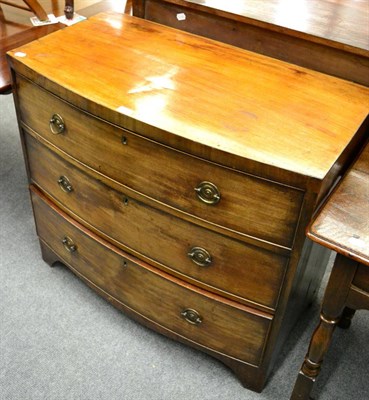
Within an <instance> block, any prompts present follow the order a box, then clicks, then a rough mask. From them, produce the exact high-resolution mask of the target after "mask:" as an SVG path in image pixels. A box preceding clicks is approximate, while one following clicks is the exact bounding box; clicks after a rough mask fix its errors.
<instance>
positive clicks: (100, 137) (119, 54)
mask: <svg viewBox="0 0 369 400" xmlns="http://www.w3.org/2000/svg"><path fill="white" fill-rule="evenodd" d="M8 59H9V63H10V66H11V70H12V76H13V84H14V95H15V101H16V108H17V114H18V119H19V127H20V133H21V138H22V143H23V149H24V155H25V160H26V165H27V170H28V176H29V183H30V191H31V198H32V205H33V210H34V216H35V222H36V227H37V234H38V236H39V239H40V243H41V250H42V255H43V258H44V260H45V261H46V262H47V263H49V264H50V265H52V264H53V263H54V262H55V261H61V262H62V263H64V264H65V265H67V266H68V267H69V268H70V269H71V270H72V271H73V272H75V273H76V275H77V276H79V277H80V278H81V279H83V280H84V281H85V282H86V283H87V284H88V285H89V286H90V287H92V288H93V289H94V290H96V291H97V292H98V293H99V294H100V295H101V296H103V297H105V298H106V299H107V300H109V301H110V302H111V303H112V304H113V305H115V306H116V307H118V308H120V309H121V310H123V311H124V312H126V313H127V314H128V315H130V316H132V317H133V318H135V319H136V320H138V321H139V322H141V323H143V324H145V325H147V326H149V327H151V328H152V329H155V330H156V331H158V332H160V333H162V334H164V335H167V336H168V337H170V338H173V339H175V340H179V341H181V342H183V343H186V344H188V345H190V346H193V347H195V348H197V349H200V350H202V351H205V352H207V353H209V354H210V355H212V356H214V357H216V358H218V359H220V360H221V361H222V362H224V363H225V364H226V365H228V366H229V367H231V368H232V369H233V370H234V372H235V373H236V374H237V376H238V377H239V378H240V380H241V381H242V383H243V384H244V385H245V386H246V387H249V388H251V389H253V390H256V391H260V390H262V388H263V386H264V384H265V381H266V378H267V375H268V372H269V371H270V370H271V368H272V366H273V363H274V360H275V358H276V356H277V355H278V351H279V349H280V347H281V345H282V343H283V341H284V340H285V338H286V337H287V334H288V332H289V330H290V328H291V327H292V326H293V324H294V323H295V321H296V319H297V318H298V316H299V315H300V314H301V313H302V312H303V310H304V309H305V307H306V306H307V305H308V304H309V303H310V302H311V301H312V299H313V297H314V295H315V293H316V290H317V288H318V286H319V283H320V280H321V277H322V274H323V272H324V267H325V264H326V261H327V253H325V252H324V251H320V250H318V248H316V247H315V246H314V245H313V244H312V243H311V242H309V241H305V238H304V230H305V227H306V225H307V222H308V221H309V219H310V217H311V215H312V214H313V212H314V210H316V208H317V206H318V204H319V202H320V201H321V200H322V199H323V198H324V196H325V195H326V194H327V192H328V191H329V190H330V188H331V187H332V185H333V184H334V182H335V181H336V179H337V178H338V177H339V175H340V174H341V173H342V172H343V171H344V170H345V169H346V168H347V167H348V165H349V163H350V162H351V161H352V159H353V157H354V156H355V154H356V153H357V151H358V149H359V148H360V147H361V146H362V143H363V141H364V139H365V137H366V136H367V135H368V118H367V116H368V109H369V96H368V94H369V89H367V88H365V87H362V86H359V85H355V84H352V83H349V82H345V81H341V80H339V79H336V78H333V77H329V76H326V75H322V74H319V73H316V72H313V71H309V70H307V69H303V68H300V67H296V66H293V65H291V64H287V63H283V62H281V61H277V60H273V59H270V58H267V57H264V56H261V55H257V54H254V53H251V52H248V51H245V50H242V49H237V48H234V47H232V46H228V45H226V44H222V43H218V42H216V41H213V40H210V39H206V38H201V37H198V36H194V35H191V34H189V33H185V32H181V31H177V30H175V29H172V28H169V27H165V26H161V25H158V24H155V23H152V22H148V21H145V20H142V19H139V18H135V17H130V16H128V15H120V14H115V13H105V14H100V15H98V16H96V17H93V18H91V19H90V20H87V21H84V22H82V23H79V24H77V25H74V26H72V27H69V28H66V29H64V30H62V31H59V32H56V33H54V34H51V35H49V36H47V37H45V38H42V39H40V40H38V41H36V42H33V43H31V44H28V45H26V46H23V47H22V48H19V49H16V50H14V51H11V52H10V53H8Z"/></svg>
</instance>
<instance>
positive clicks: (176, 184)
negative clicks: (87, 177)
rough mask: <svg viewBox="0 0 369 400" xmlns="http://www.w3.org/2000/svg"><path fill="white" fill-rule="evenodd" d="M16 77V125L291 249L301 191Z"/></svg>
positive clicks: (139, 186)
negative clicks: (115, 121)
mask: <svg viewBox="0 0 369 400" xmlns="http://www.w3.org/2000/svg"><path fill="white" fill-rule="evenodd" d="M17 82H18V86H17V88H18V96H19V104H20V113H21V120H22V122H23V123H24V124H26V125H27V126H29V127H30V128H32V129H33V130H34V131H36V132H37V133H38V134H40V135H41V136H42V137H44V138H45V139H47V140H48V141H49V142H51V143H52V144H54V145H55V146H57V147H58V148H59V149H61V150H62V151H64V152H66V153H67V154H69V155H70V156H72V157H74V158H75V159H77V160H79V161H80V162H82V163H83V164H85V165H88V166H90V167H91V168H93V169H95V170H96V171H98V172H100V173H102V174H104V175H106V176H108V177H110V178H112V179H114V180H116V181H118V182H121V183H122V184H124V185H126V186H127V187H129V188H131V189H134V190H136V191H138V192H140V193H142V194H144V195H147V196H150V197H151V198H153V199H156V200H158V201H160V202H162V203H164V204H167V205H169V206H171V207H174V208H176V209H179V210H181V211H184V212H186V213H189V214H192V215H194V216H196V217H197V218H201V219H203V220H206V221H209V222H211V223H213V224H216V225H219V226H222V227H225V228H227V229H230V230H233V231H236V232H239V233H242V234H247V235H249V236H252V237H256V238H260V239H263V240H266V241H269V242H272V243H276V244H278V245H281V246H285V247H288V248H290V247H292V244H293V238H294V233H295V229H296V225H297V221H298V217H299V212H300V208H301V205H302V200H303V192H302V191H299V190H296V189H293V188H290V187H287V186H283V185H280V184H276V183H274V182H270V181H266V180H263V179H258V178H256V177H253V176H249V175H247V174H243V173H240V172H236V171H234V170H231V169H229V168H225V167H222V166H219V165H217V164H214V163H210V162H207V161H205V160H202V159H200V158H197V157H193V156H191V155H188V154H185V153H183V152H180V151H177V150H175V149H173V148H169V147H167V146H164V145H162V144H159V143H156V142H153V141H152V140H148V139H145V138H143V137H141V136H139V135H136V134H134V133H132V132H129V131H126V130H123V129H121V128H119V127H117V126H114V125H111V124H109V123H106V122H104V121H102V120H100V119H98V118H95V117H93V116H92V115H90V114H87V113H84V112H82V111H81V110H78V109H76V108H74V107H72V106H70V105H69V104H68V103H65V102H63V101H61V100H60V99H58V98H57V97H55V96H53V95H51V94H50V93H48V92H46V91H44V90H43V89H41V88H39V87H38V86H35V85H33V84H32V83H30V82H28V81H27V80H25V79H23V78H21V77H19V76H18V77H17ZM45 105H46V106H45ZM54 114H58V115H60V116H62V118H63V120H64V123H65V126H64V129H61V130H62V132H61V133H59V134H58V133H53V132H52V130H53V131H54V132H56V131H57V130H58V127H57V124H55V123H54V124H50V119H51V118H52V116H53V115H54ZM204 182H210V184H208V183H204Z"/></svg>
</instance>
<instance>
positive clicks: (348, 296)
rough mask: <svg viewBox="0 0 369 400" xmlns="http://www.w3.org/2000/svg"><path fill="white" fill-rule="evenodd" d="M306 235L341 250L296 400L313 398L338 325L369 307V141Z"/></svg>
mask: <svg viewBox="0 0 369 400" xmlns="http://www.w3.org/2000/svg"><path fill="white" fill-rule="evenodd" d="M307 235H308V237H309V238H310V239H312V240H313V241H315V242H317V243H319V244H321V245H323V246H325V247H328V248H330V249H332V250H334V251H336V252H337V253H338V254H337V258H336V261H335V264H334V266H333V269H332V272H331V276H330V278H329V282H328V285H327V288H326V291H325V295H324V300H323V305H322V311H321V314H320V322H319V325H318V327H317V328H316V330H315V332H314V334H313V336H312V339H311V342H310V347H309V350H308V353H307V356H306V358H305V361H304V363H303V364H302V367H301V370H300V373H299V375H298V378H297V380H296V384H295V388H294V390H293V393H292V397H291V399H293V400H296V399H309V394H310V392H311V390H312V388H313V385H314V382H315V380H316V378H317V376H318V374H319V372H320V367H321V364H322V361H323V357H324V355H325V354H326V352H327V350H328V347H329V344H330V341H331V337H332V334H333V331H334V328H335V327H336V326H337V325H338V326H340V327H342V328H348V327H349V326H350V324H351V318H352V317H353V315H354V313H355V310H357V309H366V310H368V309H369V268H368V267H369V144H367V145H366V147H365V149H364V150H363V152H362V154H361V155H360V157H359V158H358V160H357V161H356V162H355V163H354V165H353V167H352V168H351V169H350V171H349V172H348V173H347V175H346V176H345V177H344V179H343V180H342V182H341V183H340V184H339V186H338V188H337V190H336V191H335V192H334V193H333V195H332V196H331V197H330V198H329V200H328V202H327V204H326V205H325V206H324V207H323V209H322V210H321V211H320V212H319V214H318V215H317V216H316V219H315V220H314V221H313V223H312V224H311V225H310V227H309V229H308V233H307Z"/></svg>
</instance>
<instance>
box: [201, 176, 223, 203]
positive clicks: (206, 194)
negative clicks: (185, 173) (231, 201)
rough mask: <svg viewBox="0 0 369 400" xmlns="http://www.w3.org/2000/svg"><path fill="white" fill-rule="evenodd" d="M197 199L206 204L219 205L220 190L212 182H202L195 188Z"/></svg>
mask: <svg viewBox="0 0 369 400" xmlns="http://www.w3.org/2000/svg"><path fill="white" fill-rule="evenodd" d="M195 192H196V195H197V197H198V198H199V199H200V200H201V201H202V202H204V203H206V204H211V205H214V204H217V203H219V201H220V192H219V189H218V188H217V187H216V186H215V185H214V183H211V182H206V181H204V182H201V183H200V184H199V186H197V187H196V188H195Z"/></svg>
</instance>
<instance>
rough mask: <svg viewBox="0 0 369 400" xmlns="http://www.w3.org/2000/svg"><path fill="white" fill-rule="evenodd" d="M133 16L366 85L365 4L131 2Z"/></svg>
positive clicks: (368, 24) (332, 0) (368, 41)
mask: <svg viewBox="0 0 369 400" xmlns="http://www.w3.org/2000/svg"><path fill="white" fill-rule="evenodd" d="M133 14H134V15H136V16H138V17H141V18H145V19H149V20H151V21H154V22H159V23H162V24H165V25H168V26H172V27H174V28H178V29H182V30H185V31H188V32H191V33H196V34H198V35H202V36H206V37H210V38H212V39H216V40H219V41H221V42H225V43H229V44H232V45H235V46H238V47H242V48H244V49H247V50H251V51H254V52H256V53H261V54H265V55H267V56H270V57H273V58H277V59H279V60H283V61H287V62H290V63H293V64H297V65H300V66H303V67H306V68H310V69H314V70H316V71H321V72H324V73H327V74H329V75H334V76H338V77H340V78H343V79H348V80H351V81H354V82H357V83H360V84H362V85H366V86H368V85H369V6H368V2H367V0H356V1H349V0H339V1H338V0H296V1H293V2H291V1H285V0H269V1H258V0H251V1H250V0H237V1H219V0H133Z"/></svg>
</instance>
